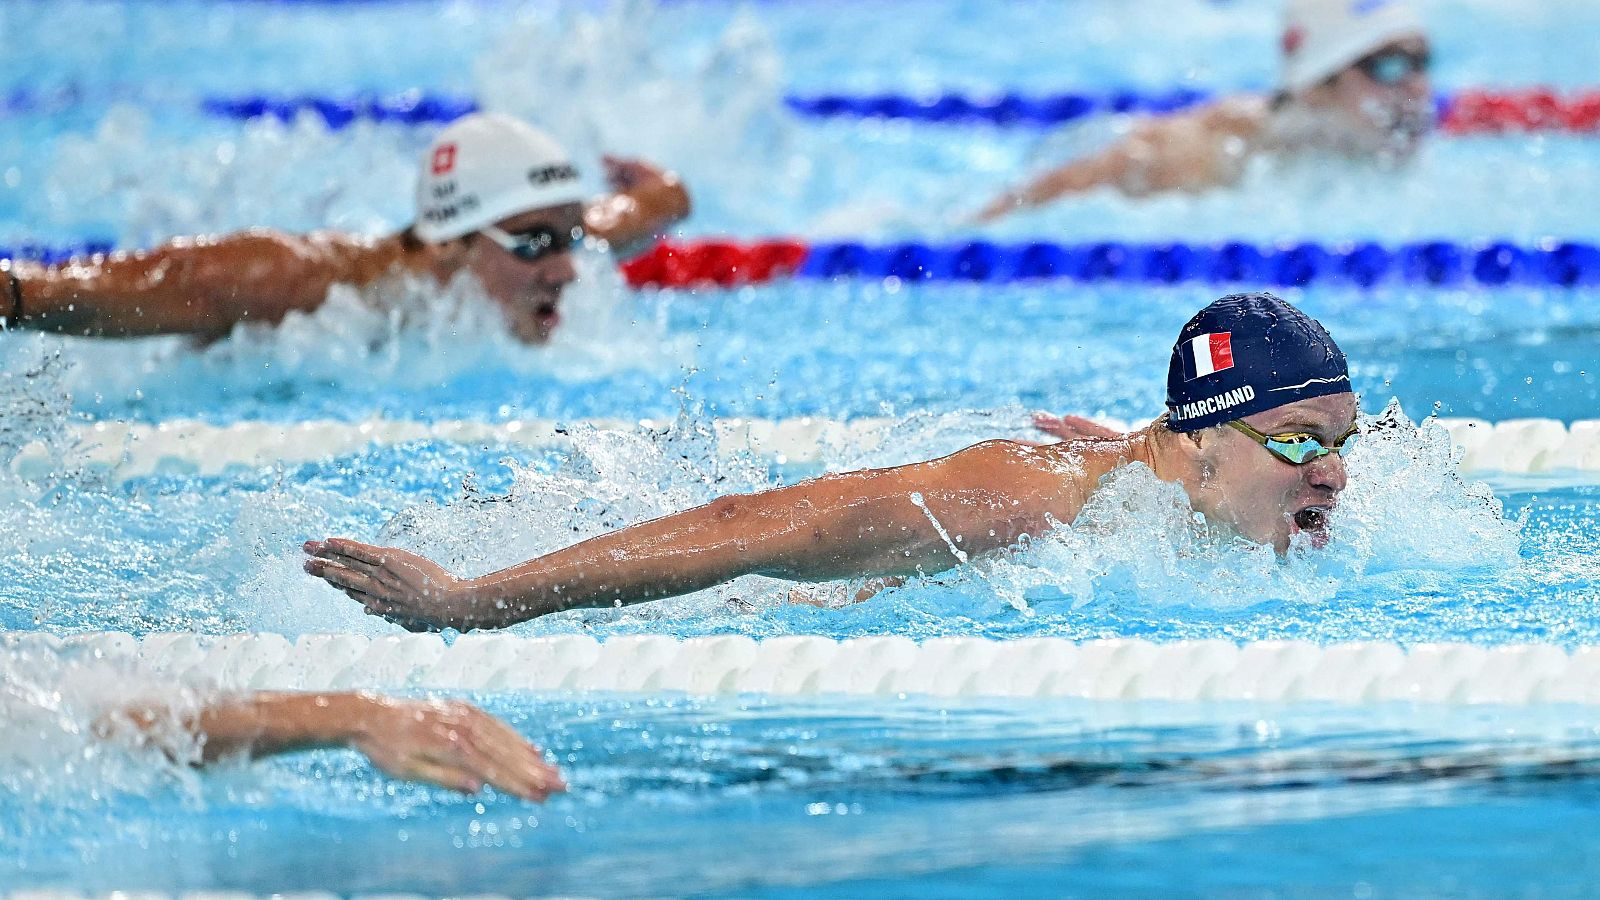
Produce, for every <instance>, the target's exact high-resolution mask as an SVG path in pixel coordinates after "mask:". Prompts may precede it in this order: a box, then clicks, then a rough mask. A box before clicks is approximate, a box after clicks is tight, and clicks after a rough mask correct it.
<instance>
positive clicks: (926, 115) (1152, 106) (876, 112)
mask: <svg viewBox="0 0 1600 900" xmlns="http://www.w3.org/2000/svg"><path fill="white" fill-rule="evenodd" d="M51 96H52V95H51V94H48V93H42V94H40V95H39V98H38V100H37V102H36V103H35V104H34V105H37V106H38V107H41V108H47V107H49V106H50V105H51V104H50V102H49V101H50V98H51ZM1215 96H1216V95H1215V94H1213V93H1211V92H1208V91H1201V90H1196V89H1192V88H1173V89H1169V90H1155V91H1139V90H1113V91H1066V92H1059V93H1048V94H1024V93H1020V92H1016V91H1009V92H1005V93H999V94H988V95H973V94H963V93H942V94H926V95H917V94H899V93H882V94H839V93H826V94H811V95H798V94H791V95H789V96H787V97H785V98H784V103H785V105H786V106H787V107H788V108H789V109H790V110H791V111H793V112H794V113H796V114H798V115H800V116H802V117H805V118H810V119H840V118H843V119H898V120H906V121H913V122H927V123H938V124H945V125H998V126H1031V127H1050V126H1056V125H1065V124H1068V123H1071V122H1077V121H1081V120H1083V119H1087V118H1090V117H1093V116H1099V115H1107V114H1122V113H1140V114H1150V115H1166V114H1170V113H1174V112H1179V111H1181V110H1184V109H1189V108H1191V107H1194V106H1196V105H1198V104H1201V103H1205V102H1207V101H1209V100H1212V99H1214V98H1215ZM29 100H30V95H28V94H26V93H18V94H15V95H13V102H12V104H11V108H13V109H19V110H20V109H26V108H28V105H29ZM1434 102H1435V108H1436V110H1437V120H1438V123H1439V130H1440V131H1442V132H1443V133H1445V134H1447V135H1458V136H1465V135H1496V134H1532V133H1566V134H1577V135H1589V134H1595V133H1600V90H1596V89H1579V90H1573V91H1567V92H1563V91H1559V90H1556V89H1554V88H1549V87H1534V88H1517V89H1510V88H1468V89H1463V90H1460V91H1455V92H1452V93H1444V94H1439V95H1438V96H1437V97H1436V98H1435V101H1434ZM200 106H201V109H202V110H203V111H204V112H205V113H206V114H208V115H212V116H217V117H221V118H228V119H235V120H241V121H248V120H251V119H261V118H273V119H278V120H280V121H284V122H293V121H294V120H296V119H298V118H299V117H300V116H302V115H306V114H312V115H315V116H317V117H319V118H321V119H322V121H323V122H324V123H326V124H327V126H328V127H329V128H334V129H339V128H347V127H349V126H351V125H353V124H354V123H356V122H362V121H371V122H397V123H402V124H407V125H426V124H434V123H441V124H442V123H446V122H452V121H454V120H456V119H458V118H461V117H462V116H465V115H468V114H470V113H473V112H476V111H477V110H478V108H479V106H478V103H477V101H475V100H473V99H472V98H470V97H466V96H463V95H459V94H448V93H440V92H434V91H417V90H413V91H404V92H400V93H394V94H387V95H378V94H347V95H343V96H340V95H332V94H301V95H272V94H239V95H231V96H225V95H216V96H209V97H206V98H204V99H203V100H202V101H201V104H200Z"/></svg>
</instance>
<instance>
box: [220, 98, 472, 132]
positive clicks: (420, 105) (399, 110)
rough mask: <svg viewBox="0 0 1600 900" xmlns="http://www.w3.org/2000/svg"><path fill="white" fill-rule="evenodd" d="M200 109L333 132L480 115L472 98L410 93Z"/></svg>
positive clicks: (236, 102)
mask: <svg viewBox="0 0 1600 900" xmlns="http://www.w3.org/2000/svg"><path fill="white" fill-rule="evenodd" d="M200 106H201V108H202V109H203V110H205V111H206V112H207V113H209V114H211V115H214V116H221V117H224V118H229V119H259V118H264V117H271V118H275V119H279V120H282V121H285V122H290V121H293V120H294V119H296V118H298V117H299V116H300V115H301V114H302V113H306V112H312V113H316V114H317V115H319V116H321V117H322V120H323V121H324V122H326V123H327V124H328V127H330V128H345V127H347V126H349V125H350V124H352V123H354V122H356V121H374V122H402V123H405V124H407V125H423V124H430V123H443V122H453V121H455V120H456V119H459V118H461V117H462V116H465V115H468V114H469V113H473V112H476V111H477V109H478V103H477V101H476V100H473V99H472V98H470V97H462V96H457V95H452V94H435V93H429V92H425V91H407V92H405V93H401V94H388V95H378V94H358V95H352V96H348V97H332V96H321V95H313V94H307V95H300V96H292V97H272V96H267V95H262V94H258V95H246V96H237V97H207V98H205V99H204V100H202V101H201V103H200Z"/></svg>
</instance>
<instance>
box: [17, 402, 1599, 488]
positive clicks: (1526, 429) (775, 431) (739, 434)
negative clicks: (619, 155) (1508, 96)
mask: <svg viewBox="0 0 1600 900" xmlns="http://www.w3.org/2000/svg"><path fill="white" fill-rule="evenodd" d="M1439 423H1440V424H1441V425H1443V426H1444V428H1445V429H1446V430H1447V431H1448V432H1449V433H1450V437H1451V439H1452V440H1453V441H1454V443H1455V445H1456V446H1457V447H1458V448H1459V449H1460V450H1461V451H1462V459H1461V466H1462V469H1463V470H1464V471H1468V472H1503V473H1509V474H1536V473H1542V472H1560V471H1576V472H1600V420H1587V421H1579V422H1574V423H1572V425H1570V426H1568V425H1566V424H1564V423H1562V422H1559V421H1556V420H1554V419H1512V420H1508V421H1503V422H1487V421H1484V420H1482V419H1441V420H1439ZM895 424H896V422H895V420H891V419H885V418H863V419H854V420H850V421H839V420H834V419H825V418H811V417H802V418H793V419H778V420H773V419H739V418H726V419H717V420H715V422H714V428H715V432H716V434H717V437H718V447H719V450H720V452H722V453H725V454H732V453H739V452H750V453H753V454H755V455H757V456H761V457H765V458H770V459H773V460H775V461H778V462H790V463H801V464H805V463H815V462H818V461H820V460H821V459H822V457H823V454H824V453H825V452H826V451H827V449H828V448H830V447H832V448H843V447H848V448H851V449H853V450H858V451H859V450H872V449H875V448H877V447H879V446H881V445H882V443H883V441H884V440H885V439H886V438H887V437H888V436H889V435H890V434H891V433H892V430H893V428H894V426H895ZM1105 424H1109V425H1111V426H1112V427H1118V428H1126V427H1127V423H1124V422H1113V421H1109V420H1105ZM577 426H593V427H596V428H600V429H624V430H627V429H639V428H645V429H652V430H657V431H664V430H665V429H667V428H668V427H669V423H667V422H659V421H649V420H638V421H633V422H626V421H621V420H603V419H587V420H581V421H579V422H571V423H565V424H563V423H559V422H557V421H555V420H550V419H522V420H514V421H508V422H481V421H471V420H454V421H442V422H414V421H407V420H399V419H373V420H369V421H365V422H334V421H305V422H298V423H293V424H285V423H277V422H257V421H246V422H238V423H234V424H231V425H210V424H206V423H203V422H196V421H191V420H170V421H167V422H162V423H160V424H154V425H152V424H144V423H128V422H119V421H108V422H96V423H93V424H87V425H77V426H74V427H73V428H72V432H71V434H70V435H69V438H70V440H71V441H72V442H73V443H75V445H76V446H75V448H74V450H73V462H74V464H76V465H79V466H80V467H82V468H85V469H89V470H98V471H101V472H104V473H107V474H112V475H114V476H116V477H118V478H136V477H141V476H145V475H150V474H154V473H162V472H175V473H181V472H196V473H199V474H202V475H215V474H219V473H221V472H223V471H225V470H227V469H229V468H233V467H261V466H269V465H277V464H297V463H306V462H315V461H319V460H326V459H332V458H334V457H337V456H340V455H343V454H348V453H355V452H359V451H361V450H363V449H366V448H370V447H387V446H394V445H397V444H405V443H409V442H413V441H441V442H449V443H456V444H463V445H474V446H482V447H507V448H518V447H521V448H542V447H561V446H565V445H567V444H568V443H569V442H570V440H571V438H570V436H569V434H568V432H569V431H570V430H572V429H573V428H574V427H577ZM58 452H59V451H54V450H52V449H51V448H49V447H47V446H45V445H44V444H42V443H34V444H30V445H28V446H27V447H24V448H23V450H22V452H21V453H19V454H18V456H17V458H16V460H15V461H14V462H13V464H12V466H13V469H14V470H15V471H16V472H17V473H18V474H20V475H22V476H23V477H25V478H42V477H48V476H49V475H51V474H52V473H54V472H55V471H58V469H59V467H60V466H61V464H62V463H61V460H60V459H58V458H57V456H58Z"/></svg>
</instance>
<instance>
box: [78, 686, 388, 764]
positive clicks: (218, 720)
mask: <svg viewBox="0 0 1600 900" xmlns="http://www.w3.org/2000/svg"><path fill="white" fill-rule="evenodd" d="M381 702H382V701H381V699H380V698H377V697H375V696H373V695H369V694H365V693H359V692H339V693H318V694H300V693H285V694H276V693H259V694H252V695H250V696H248V697H243V698H238V699H231V700H223V701H219V702H217V703H214V704H212V705H210V706H207V707H206V708H205V709H203V710H201V711H200V712H199V713H198V714H196V715H194V716H192V717H190V718H188V719H186V720H185V721H184V722H183V723H182V725H183V728H184V729H185V730H186V731H188V733H189V734H191V735H193V736H195V737H197V738H199V740H200V746H201V757H202V760H203V761H205V762H215V761H216V760H218V759H222V758H224V757H229V756H236V755H241V754H242V755H248V756H252V757H262V756H270V755H273V754H277V753H290V752H294V751H296V750H309V749H312V748H316V747H341V746H345V745H348V744H349V743H351V742H352V741H353V740H354V739H355V738H356V737H357V736H358V735H359V734H360V733H361V729H362V727H363V725H362V723H364V722H366V721H367V720H368V718H369V715H370V713H371V712H372V711H373V707H374V706H375V705H377V704H379V703H381ZM123 716H124V717H125V718H126V720H127V721H128V722H130V723H131V724H132V725H133V726H134V727H135V728H136V729H137V730H138V731H140V732H144V733H146V734H150V733H152V732H153V731H154V730H155V729H156V728H157V727H158V726H159V723H160V722H161V721H162V720H163V716H162V715H161V711H160V710H155V709H148V708H146V709H134V710H128V711H126V712H125V713H124V714H123ZM102 729H103V730H112V729H114V724H113V723H111V722H106V723H102Z"/></svg>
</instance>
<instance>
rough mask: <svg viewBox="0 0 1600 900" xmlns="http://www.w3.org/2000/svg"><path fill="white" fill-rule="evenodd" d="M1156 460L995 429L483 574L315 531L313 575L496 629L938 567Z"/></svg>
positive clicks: (1118, 444) (409, 617)
mask: <svg viewBox="0 0 1600 900" xmlns="http://www.w3.org/2000/svg"><path fill="white" fill-rule="evenodd" d="M1155 456H1156V451H1155V448H1154V447H1153V446H1152V444H1151V440H1150V437H1149V431H1148V430H1146V431H1142V432H1136V433H1135V434H1133V435H1130V436H1128V437H1127V438H1126V439H1123V440H1117V441H1096V442H1084V443H1062V444H1053V445H1049V446H1044V447H1034V446H1028V445H1024V444H1018V443H1013V442H1010V441H989V442H986V443H982V444H978V445H976V446H973V447H969V448H967V449H966V450H962V451H960V452H958V453H954V454H951V455H949V456H946V457H943V458H941V459H936V460H932V461H930V462H924V463H916V464H913V465H907V466H899V467H896V468H891V469H873V470H866V471H861V472H847V473H840V474H835V475H826V476H823V477H820V478H815V479H812V480H810V481H805V482H801V483H800V484H796V485H792V486H790V487H785V488H779V489H776V490H772V491H766V492H763V493H759V494H751V495H745V496H732V497H724V498H722V499H720V500H716V501H713V502H712V503H709V504H706V505H705V506H701V507H698V508H695V509H691V510H687V511H685V512H681V513H676V514H673V515H670V516H665V517H662V518H660V519H656V520H654V521H650V522H645V523H642V524H639V525H634V526H632V527H629V528H624V529H622V530H620V531H615V532H612V533H610V534H606V535H601V536H599V537H596V538H592V539H590V540H587V541H584V542H582V543H580V544H576V545H574V546H572V547H568V548H567V549H565V550H559V551H556V552H555V553H551V554H548V555H546V556H542V557H539V558H537V559H533V560H529V561H527V562H525V563H521V564H519V565H516V566H512V567H511V568H508V569H504V570H501V571H499V572H495V573H491V574H489V575H486V576H483V577H481V578H472V579H467V578H458V577H456V576H455V575H453V574H452V573H450V572H448V571H447V570H445V569H444V568H443V567H441V566H439V565H438V564H436V563H434V562H432V561H431V560H428V559H426V558H424V557H421V556H418V555H417V554H414V553H409V552H407V551H403V550H397V549H393V548H385V547H376V546H372V545H369V544H363V543H360V542H358V541H351V540H345V539H340V538H332V539H328V540H324V541H310V542H307V544H306V547H305V550H306V552H307V553H308V554H309V556H310V558H309V559H307V560H306V571H307V572H309V573H311V574H312V575H315V576H317V577H319V578H322V579H324V580H326V581H327V582H328V583H329V584H331V585H333V586H334V587H336V588H339V589H340V590H342V591H344V592H345V593H346V594H348V595H349V596H350V597H351V598H352V599H354V600H356V601H358V602H360V603H361V604H362V605H363V606H364V607H366V609H367V611H368V612H369V613H370V614H372V615H379V616H383V617H384V618H386V619H389V620H390V621H392V622H395V623H396V624H399V625H401V626H402V627H405V628H408V629H412V630H428V629H433V628H441V627H450V628H458V629H463V630H464V629H468V628H500V627H505V626H507V625H511V624H515V623H517V622H521V621H526V620H528V619H532V618H536V617H538V616H543V615H548V614H549V613H553V612H559V611H562V610H567V609H578V608H594V607H609V606H624V605H628V604H633V603H641V602H645V601H650V600H658V599H662V598H666V597H673V596H677V595H680V594H687V593H691V592H694V591H698V590H703V589H705V588H708V587H712V586H714V585H717V584H721V583H724V582H727V581H731V580H733V579H735V578H738V577H741V576H743V575H767V576H771V577H776V578H785V579H790V580H794V581H833V580H840V579H848V578H859V577H871V576H891V577H892V576H905V575H914V574H921V573H932V572H939V571H943V570H945V569H948V568H951V567H953V566H955V565H958V564H960V563H962V562H965V561H967V560H968V559H970V558H972V557H974V556H978V555H981V554H986V553H991V552H993V551H996V550H999V549H1002V548H1006V547H1010V546H1012V545H1014V544H1015V543H1016V542H1017V541H1018V540H1019V539H1020V538H1022V536H1024V535H1038V534H1042V533H1044V532H1045V531H1047V530H1048V529H1049V528H1050V527H1051V524H1052V523H1053V522H1071V521H1073V520H1074V519H1075V518H1076V517H1077V515H1078V512H1079V510H1081V509H1082V507H1083V504H1084V503H1085V502H1086V501H1087V500H1088V497H1089V495H1090V494H1091V493H1093V491H1094V490H1095V488H1096V487H1097V486H1098V485H1099V483H1100V479H1101V478H1102V477H1103V476H1104V475H1106V474H1107V473H1108V472H1110V471H1111V470H1112V469H1114V468H1117V467H1118V466H1121V465H1124V464H1126V463H1128V462H1131V461H1141V462H1146V463H1148V464H1151V465H1152V467H1154V463H1155ZM1158 474H1159V473H1158Z"/></svg>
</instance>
